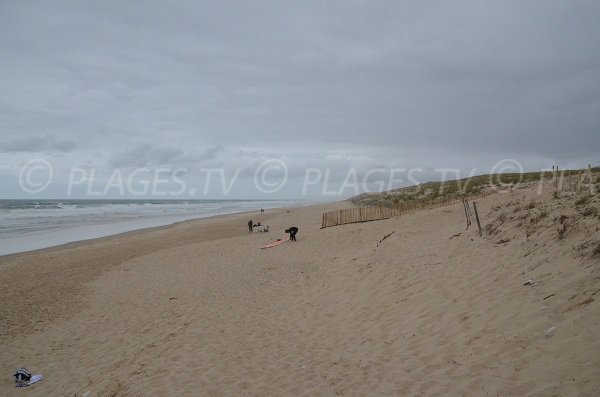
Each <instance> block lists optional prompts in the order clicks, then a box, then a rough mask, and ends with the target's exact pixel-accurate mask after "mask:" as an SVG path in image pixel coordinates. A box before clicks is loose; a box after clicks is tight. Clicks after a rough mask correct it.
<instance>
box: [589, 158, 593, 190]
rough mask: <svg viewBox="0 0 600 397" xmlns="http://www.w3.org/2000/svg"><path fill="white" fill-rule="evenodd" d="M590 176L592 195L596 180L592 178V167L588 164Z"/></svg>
mask: <svg viewBox="0 0 600 397" xmlns="http://www.w3.org/2000/svg"><path fill="white" fill-rule="evenodd" d="M588 175H589V176H590V194H594V179H593V178H592V165H591V164H588Z"/></svg>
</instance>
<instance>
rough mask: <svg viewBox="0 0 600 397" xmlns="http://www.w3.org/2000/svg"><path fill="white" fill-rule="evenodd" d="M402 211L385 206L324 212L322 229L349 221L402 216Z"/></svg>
mask: <svg viewBox="0 0 600 397" xmlns="http://www.w3.org/2000/svg"><path fill="white" fill-rule="evenodd" d="M400 213H401V212H400V210H398V209H395V208H384V207H359V208H348V209H343V210H337V211H329V212H325V213H324V214H323V222H322V223H321V229H322V228H324V227H329V226H338V225H346V224H348V223H358V222H369V221H378V220H381V219H389V218H391V217H393V216H400Z"/></svg>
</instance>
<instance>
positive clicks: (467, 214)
mask: <svg viewBox="0 0 600 397" xmlns="http://www.w3.org/2000/svg"><path fill="white" fill-rule="evenodd" d="M462 204H463V210H465V217H466V218H467V229H468V228H469V226H470V225H471V220H470V219H469V213H468V212H467V206H466V205H465V199H463V202H462Z"/></svg>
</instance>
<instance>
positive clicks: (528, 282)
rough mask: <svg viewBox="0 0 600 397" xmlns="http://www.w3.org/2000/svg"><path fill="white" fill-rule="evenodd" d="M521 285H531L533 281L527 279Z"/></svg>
mask: <svg viewBox="0 0 600 397" xmlns="http://www.w3.org/2000/svg"><path fill="white" fill-rule="evenodd" d="M523 285H533V280H532V279H529V280H527V281H525V282H524V283H523Z"/></svg>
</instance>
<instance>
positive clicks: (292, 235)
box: [285, 226, 298, 241]
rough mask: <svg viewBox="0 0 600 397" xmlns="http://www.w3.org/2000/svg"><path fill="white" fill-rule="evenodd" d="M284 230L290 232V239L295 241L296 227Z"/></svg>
mask: <svg viewBox="0 0 600 397" xmlns="http://www.w3.org/2000/svg"><path fill="white" fill-rule="evenodd" d="M285 232H286V233H289V234H290V240H292V241H296V233H298V228H297V227H296V226H292V227H290V228H289V229H286V230H285Z"/></svg>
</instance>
